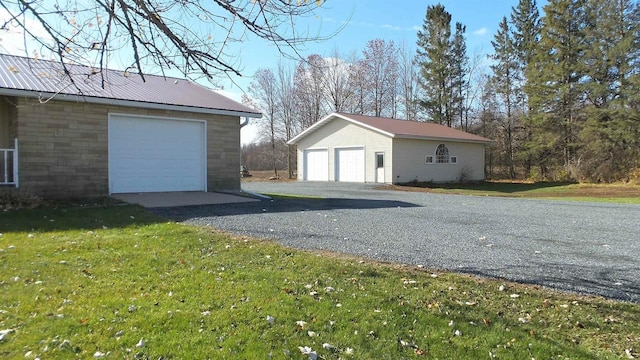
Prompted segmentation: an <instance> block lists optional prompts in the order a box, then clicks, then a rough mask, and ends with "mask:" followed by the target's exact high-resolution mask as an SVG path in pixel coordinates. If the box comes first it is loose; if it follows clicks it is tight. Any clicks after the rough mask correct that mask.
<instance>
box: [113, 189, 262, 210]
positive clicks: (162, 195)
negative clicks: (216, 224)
mask: <svg viewBox="0 0 640 360" xmlns="http://www.w3.org/2000/svg"><path fill="white" fill-rule="evenodd" d="M111 197H113V198H114V199H117V200H120V201H124V202H127V203H130V204H138V205H141V206H143V207H145V208H160V207H175V206H196V205H218V204H235V203H245V202H254V201H260V200H257V199H255V198H250V197H247V196H241V195H234V194H228V193H219V192H203V191H173V192H149V193H131V194H111Z"/></svg>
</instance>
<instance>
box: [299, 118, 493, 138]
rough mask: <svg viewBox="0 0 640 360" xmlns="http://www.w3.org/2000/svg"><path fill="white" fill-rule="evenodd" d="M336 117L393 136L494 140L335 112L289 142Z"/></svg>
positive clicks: (444, 128) (432, 126) (428, 124)
mask: <svg viewBox="0 0 640 360" xmlns="http://www.w3.org/2000/svg"><path fill="white" fill-rule="evenodd" d="M334 119H342V120H345V121H348V122H351V123H353V124H356V125H359V126H362V127H364V128H367V129H370V130H373V131H375V132H378V133H380V134H383V135H386V136H388V137H391V138H403V139H425V140H448V141H460V142H476V143H485V144H490V143H492V142H493V141H492V140H490V139H487V138H484V137H482V136H478V135H474V134H470V133H468V132H465V131H461V130H457V129H454V128H450V127H448V126H444V125H439V124H435V123H431V122H419V121H409V120H400V119H389V118H381V117H373V116H366V115H354V114H345V113H333V114H330V115H328V116H326V117H324V118H323V119H321V120H320V121H318V122H317V123H315V124H314V125H312V126H310V127H309V128H307V129H306V130H305V131H303V132H301V133H300V134H298V135H297V136H296V137H294V138H293V139H291V140H290V141H289V143H290V144H295V143H297V142H298V141H299V140H300V139H302V138H304V137H306V136H308V135H309V134H311V133H313V132H314V131H316V130H317V129H319V128H320V127H322V126H324V125H325V124H326V123H328V122H329V121H332V120H334Z"/></svg>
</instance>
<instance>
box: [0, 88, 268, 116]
mask: <svg viewBox="0 0 640 360" xmlns="http://www.w3.org/2000/svg"><path fill="white" fill-rule="evenodd" d="M0 95H5V96H23V97H30V98H46V99H49V98H51V99H54V100H61V101H75V102H86V103H91V104H102V105H117V106H126V107H137V108H143V109H155V110H173V111H182V112H195V113H201V114H211V115H229V116H239V117H249V118H256V119H257V118H261V117H262V114H261V113H253V112H247V111H236V110H226V109H213V108H202V107H197V106H185V105H172V104H160V103H151V102H144V101H134V100H122V99H112V98H101V97H93V96H82V95H68V94H54V93H47V92H39V91H33V90H20V89H8V88H2V89H0Z"/></svg>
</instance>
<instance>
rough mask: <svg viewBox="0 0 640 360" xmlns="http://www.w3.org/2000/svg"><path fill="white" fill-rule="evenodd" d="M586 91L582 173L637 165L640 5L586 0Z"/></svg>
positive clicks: (591, 175) (622, 171)
mask: <svg viewBox="0 0 640 360" xmlns="http://www.w3.org/2000/svg"><path fill="white" fill-rule="evenodd" d="M586 5H587V6H586V19H587V25H588V26H587V27H586V29H585V42H586V43H587V44H588V46H587V47H586V50H585V56H584V62H585V65H586V68H585V75H586V76H585V80H584V81H583V82H584V84H585V85H584V86H585V97H586V99H587V103H586V106H585V110H586V118H587V119H586V123H585V124H584V126H583V128H582V131H581V133H580V138H581V140H582V142H583V144H584V148H583V149H582V152H581V154H580V155H581V159H582V160H583V162H582V163H581V175H582V176H583V177H585V178H588V179H590V180H596V181H612V180H616V179H619V178H621V177H624V176H626V175H627V174H628V173H629V172H630V171H632V169H633V168H637V167H638V160H639V159H638V147H639V145H640V140H639V139H640V122H639V117H638V111H637V110H638V109H633V107H632V106H630V105H631V104H633V103H634V102H637V99H638V94H639V91H638V90H639V89H638V87H637V86H636V84H634V82H633V81H632V79H633V76H634V74H637V73H638V70H640V69H639V68H638V59H639V57H638V55H639V53H640V46H639V44H638V33H639V32H640V25H639V24H640V23H639V21H638V20H639V16H638V13H639V5H638V4H637V3H636V2H634V1H629V0H617V1H614V0H609V1H594V0H588V1H587V4H586Z"/></svg>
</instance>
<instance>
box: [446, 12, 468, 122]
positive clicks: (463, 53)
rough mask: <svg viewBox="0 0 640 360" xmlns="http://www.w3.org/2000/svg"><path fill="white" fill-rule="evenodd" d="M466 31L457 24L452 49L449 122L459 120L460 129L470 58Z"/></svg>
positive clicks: (464, 27) (465, 28)
mask: <svg viewBox="0 0 640 360" xmlns="http://www.w3.org/2000/svg"><path fill="white" fill-rule="evenodd" d="M466 30H467V27H466V26H464V25H462V24H461V23H459V22H458V23H456V32H455V35H454V36H453V41H452V48H451V97H450V98H451V106H450V107H451V111H450V114H451V119H450V120H449V122H450V123H454V121H455V120H456V119H457V120H459V122H460V127H462V125H463V123H464V115H465V110H466V109H465V99H466V91H467V82H468V80H467V74H468V72H469V70H468V68H469V57H468V56H467V44H466V42H465V38H464V34H465V32H466Z"/></svg>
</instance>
